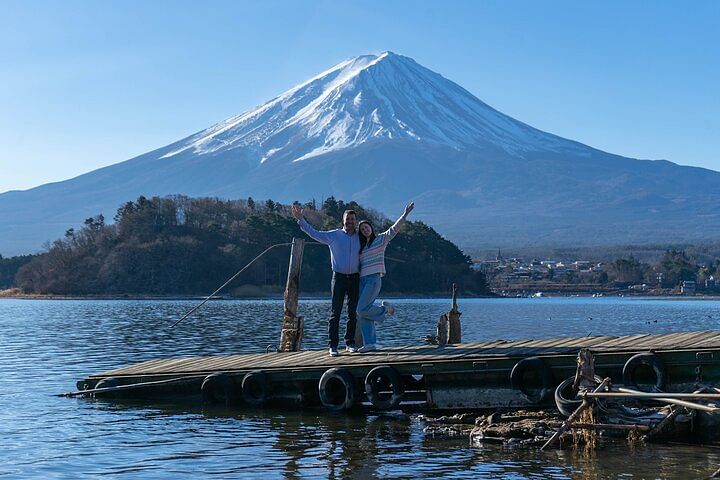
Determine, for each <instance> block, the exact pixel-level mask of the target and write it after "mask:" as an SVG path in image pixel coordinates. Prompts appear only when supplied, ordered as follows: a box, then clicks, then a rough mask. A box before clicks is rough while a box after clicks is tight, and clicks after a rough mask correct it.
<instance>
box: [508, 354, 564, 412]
mask: <svg viewBox="0 0 720 480" xmlns="http://www.w3.org/2000/svg"><path fill="white" fill-rule="evenodd" d="M529 372H535V373H536V374H537V376H538V378H539V379H540V381H541V384H542V387H541V388H540V391H534V389H531V388H528V386H527V385H526V382H525V375H526V374H527V373H529ZM510 384H511V385H512V388H513V390H519V391H520V393H522V395H523V396H524V397H525V399H526V400H527V401H528V402H530V403H533V404H538V403H542V402H543V401H544V400H546V399H547V398H548V397H550V395H552V393H553V388H554V387H555V378H554V377H553V374H552V370H550V367H548V366H547V364H546V363H545V361H544V360H543V359H542V358H540V357H528V358H523V359H522V360H520V361H519V362H517V363H516V364H515V366H514V367H513V369H512V371H511V372H510Z"/></svg>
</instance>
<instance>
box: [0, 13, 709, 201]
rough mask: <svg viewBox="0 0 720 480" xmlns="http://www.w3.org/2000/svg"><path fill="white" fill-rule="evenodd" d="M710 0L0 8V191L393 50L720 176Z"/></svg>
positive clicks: (614, 146)
mask: <svg viewBox="0 0 720 480" xmlns="http://www.w3.org/2000/svg"><path fill="white" fill-rule="evenodd" d="M718 24H720V2H718V1H696V2H691V3H688V2H647V1H644V2H640V1H638V2H633V1H603V2H600V1H597V2H577V1H568V2H562V1H555V2H534V1H527V2H513V1H472V2H461V1H452V2H422V1H415V2H399V1H387V0H386V1H364V2H347V1H314V2H313V1H267V0H265V1H262V2H240V1H207V2H197V1H163V0H153V1H132V0H125V1H105V2H90V1H87V2H77V1H70V0H65V1H62V2H60V1H52V2H43V1H33V2H26V1H12V0H4V1H3V2H0V145H1V148H0V192H3V191H6V190H11V189H24V188H29V187H33V186H37V185H40V184H43V183H47V182H50V181H58V180H64V179H67V178H71V177H73V176H76V175H79V174H81V173H84V172H87V171H90V170H93V169H96V168H99V167H101V166H105V165H110V164H113V163H117V162H120V161H123V160H127V159H129V158H131V157H133V156H136V155H139V154H141V153H144V152H146V151H149V150H152V149H155V148H158V147H161V146H164V145H166V144H168V143H170V142H172V141H175V140H178V139H180V138H182V137H184V136H187V135H189V134H191V133H194V132H196V131H198V130H201V129H203V128H205V127H207V126H210V125H211V124H213V123H216V122H218V121H221V120H223V119H225V118H227V117H230V116H232V115H236V114H239V113H241V112H243V111H245V110H247V109H249V108H251V107H252V106H254V105H257V104H260V103H262V102H264V101H266V100H268V99H270V98H271V97H273V96H275V95H277V94H279V93H281V92H282V91H284V90H286V89H288V88H290V87H292V86H293V85H295V84H297V83H299V82H301V81H303V80H305V79H306V78H308V77H310V76H313V75H315V74H316V73H319V72H320V71H322V70H325V69H327V68H329V67H330V66H332V65H334V64H335V63H337V62H339V61H341V60H343V59H345V58H348V57H351V56H355V55H360V54H363V53H377V52H381V51H384V50H392V51H394V52H397V53H401V54H403V55H407V56H410V57H412V58H414V59H415V60H417V61H418V62H420V63H421V64H423V65H424V66H426V67H428V68H430V69H432V70H435V71H436V72H438V73H441V74H442V75H444V76H445V77H447V78H449V79H451V80H453V81H455V82H457V83H459V84H460V85H462V86H463V87H465V88H466V89H467V90H469V91H470V92H472V93H473V94H475V95H476V96H477V97H479V98H480V99H481V100H483V101H485V102H486V103H488V104H490V105H491V106H493V107H495V108H496V109H498V110H500V111H502V112H504V113H506V114H508V115H511V116H513V117H515V118H517V119H518V120H521V121H524V122H526V123H529V124H531V125H533V126H535V127H537V128H540V129H542V130H545V131H549V132H551V133H554V134H557V135H560V136H563V137H567V138H571V139H574V140H578V141H581V142H583V143H586V144H588V145H591V146H593V147H596V148H600V149H602V150H606V151H609V152H613V153H618V154H621V155H625V156H631V157H638V158H651V159H658V158H664V159H668V160H672V161H674V162H677V163H680V164H685V165H697V166H702V167H706V168H712V169H714V170H720V154H719V153H718V151H719V150H720V119H719V118H718V117H719V114H720V88H718V86H719V85H720V34H719V33H718V32H719V31H720V29H718Z"/></svg>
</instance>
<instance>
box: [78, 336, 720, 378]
mask: <svg viewBox="0 0 720 480" xmlns="http://www.w3.org/2000/svg"><path fill="white" fill-rule="evenodd" d="M582 347H587V348H590V349H592V351H593V352H594V353H611V352H634V351H636V352H642V351H649V350H657V351H663V350H687V349H698V348H704V349H715V348H719V349H720V332H714V331H705V332H681V333H669V334H640V335H630V336H595V337H563V338H555V339H539V340H517V341H506V340H496V341H487V342H474V343H467V344H457V345H446V346H442V347H438V346H428V345H419V346H402V347H387V348H383V349H381V350H378V351H375V352H370V353H365V354H357V353H346V354H345V353H344V354H342V355H340V356H339V357H334V358H333V357H330V356H329V355H328V354H327V352H326V351H325V350H319V351H302V352H287V353H275V352H273V353H251V354H236V355H227V356H213V357H183V358H177V357H175V358H167V359H158V360H150V361H146V362H142V363H138V364H135V365H130V366H127V367H123V368H118V369H116V370H111V371H107V372H103V373H99V374H96V375H91V376H90V377H89V378H106V377H128V376H162V375H185V374H207V373H212V372H219V371H250V370H290V371H292V370H297V369H328V368H332V367H340V366H343V367H353V366H373V365H381V364H408V363H412V364H431V363H445V362H456V361H460V360H462V361H474V360H492V359H496V358H508V357H510V358H524V357H529V356H536V355H540V356H550V355H567V354H573V353H575V352H577V351H578V350H579V349H580V348H582Z"/></svg>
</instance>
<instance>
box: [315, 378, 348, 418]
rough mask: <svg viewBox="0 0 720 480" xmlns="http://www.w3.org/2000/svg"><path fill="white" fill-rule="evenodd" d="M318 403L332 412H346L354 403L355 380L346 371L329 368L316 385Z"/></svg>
mask: <svg viewBox="0 0 720 480" xmlns="http://www.w3.org/2000/svg"><path fill="white" fill-rule="evenodd" d="M318 391H319V393H320V403H322V404H323V406H324V407H325V408H327V409H328V410H330V411H332V412H339V411H341V410H347V409H349V408H350V407H352V406H353V403H355V380H354V379H353V376H352V375H351V374H350V372H348V371H347V370H344V369H342V368H331V369H329V370H327V371H326V372H325V373H323V374H322V377H320V383H318Z"/></svg>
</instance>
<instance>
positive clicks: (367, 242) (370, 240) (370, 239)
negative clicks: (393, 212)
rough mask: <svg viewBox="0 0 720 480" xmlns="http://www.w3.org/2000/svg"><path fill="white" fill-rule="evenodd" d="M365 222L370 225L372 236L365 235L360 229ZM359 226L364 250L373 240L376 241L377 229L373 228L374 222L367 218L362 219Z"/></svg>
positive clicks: (361, 249)
mask: <svg viewBox="0 0 720 480" xmlns="http://www.w3.org/2000/svg"><path fill="white" fill-rule="evenodd" d="M364 223H367V224H368V225H369V226H370V238H367V237H365V235H363V234H362V231H361V230H360V227H362V226H363V224H364ZM357 228H358V235H360V251H361V252H362V251H363V249H364V248H365V247H367V246H369V245H372V242H373V241H375V229H374V228H373V226H372V223H370V222H368V221H367V220H361V221H360V223H358V226H357Z"/></svg>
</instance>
